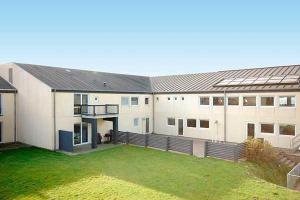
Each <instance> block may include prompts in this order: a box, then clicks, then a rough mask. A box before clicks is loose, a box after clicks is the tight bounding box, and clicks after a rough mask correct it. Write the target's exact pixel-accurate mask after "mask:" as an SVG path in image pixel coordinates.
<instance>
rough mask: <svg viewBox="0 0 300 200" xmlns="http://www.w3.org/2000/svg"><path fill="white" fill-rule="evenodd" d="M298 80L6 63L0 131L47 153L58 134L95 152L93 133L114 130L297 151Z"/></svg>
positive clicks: (280, 75)
mask: <svg viewBox="0 0 300 200" xmlns="http://www.w3.org/2000/svg"><path fill="white" fill-rule="evenodd" d="M299 75H300V66H280V67H268V68H256V69H245V70H230V71H220V72H212V73H199V74H189V75H176V76H160V77H146V76H133V75H122V74H112V73H103V72H92V71H86V70H75V69H65V68H55V67H47V66H39V65H30V64H19V63H11V64H3V65H1V66H0V76H2V77H3V78H4V79H5V80H7V81H8V82H10V84H11V85H13V86H14V88H16V89H17V93H16V99H15V100H16V102H15V105H16V120H15V127H16V128H15V129H11V130H15V132H14V131H9V130H8V131H4V132H3V133H4V134H7V135H15V137H16V141H19V142H22V143H26V144H31V145H34V146H38V147H42V148H47V149H51V150H54V149H58V148H59V143H60V142H61V141H60V140H59V131H60V130H61V131H66V132H69V133H72V135H71V138H72V139H71V140H72V144H73V145H75V146H78V145H86V144H87V145H90V144H92V146H93V147H95V145H96V142H97V137H98V134H97V133H100V134H101V135H102V136H103V138H104V135H105V134H106V133H108V132H109V130H111V129H114V130H115V131H117V130H120V131H129V132H135V133H141V134H145V133H159V134H168V135H180V136H183V137H184V136H186V137H194V138H202V139H209V140H220V141H229V142H243V141H244V140H246V139H247V137H256V138H264V139H265V140H268V141H270V142H271V143H272V144H273V145H274V146H277V147H282V148H294V147H295V146H296V145H297V142H296V141H297V136H299V135H300V133H299V132H300V112H299V107H298V106H299V105H300V85H299ZM14 88H13V89H14ZM13 91H14V92H16V91H15V90H13ZM12 94H13V95H12V97H14V95H15V94H14V93H12ZM12 97H11V98H12ZM12 99H13V98H12ZM11 104H12V103H11ZM12 105H14V104H12ZM7 106H8V107H10V108H11V109H12V113H14V111H13V110H14V106H11V105H10V106H9V105H7ZM3 133H2V138H7V137H8V136H6V135H4V134H3ZM11 141H14V140H4V141H3V142H11Z"/></svg>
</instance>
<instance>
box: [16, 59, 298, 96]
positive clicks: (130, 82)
mask: <svg viewBox="0 0 300 200" xmlns="http://www.w3.org/2000/svg"><path fill="white" fill-rule="evenodd" d="M15 64H16V65H18V66H20V67H21V68H23V69H24V70H26V71H27V72H29V73H30V74H32V75H33V76H35V77H36V78H38V79H39V80H41V81H42V82H44V83H45V84H47V85H48V86H50V87H51V88H52V89H54V90H57V91H82V92H116V93H209V92H210V93H212V92H223V91H224V90H226V91H228V92H255V91H262V92H268V91H300V85H299V84H285V85H283V84H272V85H251V86H249V85H243V86H242V85H241V86H226V87H220V86H218V87H216V86H215V85H216V84H217V83H218V82H220V81H221V80H223V79H228V78H251V77H265V76H282V75H298V76H299V75H300V65H289V66H278V67H265V68H252V69H241V70H228V71H218V72H209V73H197V74H184V75H171V76H157V77H146V76H135V75H125V74H114V73H106V72H95V71H87V70H78V69H67V68H58V67H49V66H41V65H32V64H21V63H15ZM105 85H106V86H105Z"/></svg>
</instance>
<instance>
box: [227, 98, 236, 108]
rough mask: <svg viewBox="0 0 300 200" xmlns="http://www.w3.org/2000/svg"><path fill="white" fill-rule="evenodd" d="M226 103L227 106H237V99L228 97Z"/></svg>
mask: <svg viewBox="0 0 300 200" xmlns="http://www.w3.org/2000/svg"><path fill="white" fill-rule="evenodd" d="M227 101H228V105H229V106H238V105H239V97H228V99H227Z"/></svg>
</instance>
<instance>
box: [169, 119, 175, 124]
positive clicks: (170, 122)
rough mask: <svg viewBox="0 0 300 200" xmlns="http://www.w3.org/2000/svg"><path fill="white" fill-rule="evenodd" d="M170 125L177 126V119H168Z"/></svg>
mask: <svg viewBox="0 0 300 200" xmlns="http://www.w3.org/2000/svg"><path fill="white" fill-rule="evenodd" d="M168 125H169V126H175V118H168Z"/></svg>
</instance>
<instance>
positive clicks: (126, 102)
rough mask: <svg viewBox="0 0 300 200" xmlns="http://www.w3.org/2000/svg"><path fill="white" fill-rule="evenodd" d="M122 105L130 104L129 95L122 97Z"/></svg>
mask: <svg viewBox="0 0 300 200" xmlns="http://www.w3.org/2000/svg"><path fill="white" fill-rule="evenodd" d="M121 105H122V106H129V97H121Z"/></svg>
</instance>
